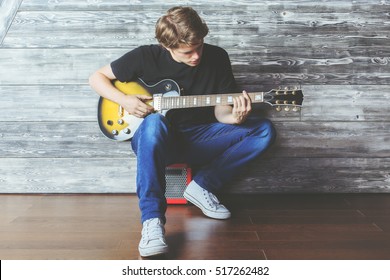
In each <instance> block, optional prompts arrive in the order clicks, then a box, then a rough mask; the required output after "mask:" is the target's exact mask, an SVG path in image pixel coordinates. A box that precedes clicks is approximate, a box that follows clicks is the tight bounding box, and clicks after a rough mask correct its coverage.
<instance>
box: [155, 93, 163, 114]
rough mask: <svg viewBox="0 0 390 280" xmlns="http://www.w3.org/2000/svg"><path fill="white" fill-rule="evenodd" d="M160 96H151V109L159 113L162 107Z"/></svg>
mask: <svg viewBox="0 0 390 280" xmlns="http://www.w3.org/2000/svg"><path fill="white" fill-rule="evenodd" d="M162 97H163V95H162V94H154V95H153V107H154V109H155V110H156V111H159V112H160V111H161V107H162Z"/></svg>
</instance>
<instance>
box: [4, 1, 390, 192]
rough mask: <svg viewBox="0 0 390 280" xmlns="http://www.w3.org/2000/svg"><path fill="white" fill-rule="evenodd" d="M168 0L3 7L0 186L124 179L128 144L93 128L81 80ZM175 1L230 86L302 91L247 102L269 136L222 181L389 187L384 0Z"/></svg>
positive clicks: (111, 186)
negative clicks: (199, 24) (222, 56)
mask: <svg viewBox="0 0 390 280" xmlns="http://www.w3.org/2000/svg"><path fill="white" fill-rule="evenodd" d="M3 2H4V1H1V3H3ZM177 3H178V2H177V1H170V0H166V1H155V0H148V1H121V0H107V1H104V0H102V1H87V0H69V1H65V0H57V1H49V0H24V1H23V2H22V4H21V6H20V8H19V10H18V12H17V14H16V16H15V17H13V15H8V17H7V18H8V19H12V25H11V26H10V28H9V29H8V28H7V29H3V30H1V32H2V33H1V34H4V35H5V37H4V36H3V37H4V39H3V40H2V44H1V46H0V66H1V68H0V92H1V94H0V101H1V102H0V170H1V172H0V192H1V193H79V192H80V193H95V192H96V193H100V192H102V193H122V192H134V190H135V178H134V176H135V164H136V159H135V157H134V155H133V153H132V152H131V151H130V145H129V143H127V142H124V143H115V142H111V141H109V140H107V139H105V138H104V137H103V136H102V134H101V133H100V132H99V130H98V126H97V123H96V120H95V115H96V103H97V95H95V94H94V93H93V91H92V90H91V89H90V88H89V86H88V84H87V79H88V76H89V74H90V73H92V72H93V71H94V70H95V69H97V68H98V67H100V66H102V65H105V64H107V63H109V62H110V61H112V60H113V59H115V58H117V57H119V56H120V55H122V54H124V53H125V52H127V51H128V50H129V49H132V48H134V47H136V46H138V45H139V44H149V43H155V40H154V34H153V31H154V24H155V22H156V20H157V18H158V17H159V16H160V15H161V14H162V13H164V12H165V11H166V10H167V9H168V8H169V7H171V6H174V5H176V4H177ZM180 4H183V5H191V6H193V7H194V8H195V9H196V10H197V11H198V12H199V13H200V14H201V16H202V17H203V18H204V19H205V20H206V21H207V22H208V25H209V27H210V31H211V32H210V35H209V36H208V37H207V40H206V41H207V42H209V43H213V44H218V45H220V46H222V47H224V48H225V49H226V50H227V51H228V52H229V54H230V56H231V60H232V64H233V70H234V74H235V76H236V77H237V80H238V82H239V84H240V86H242V87H243V88H245V89H247V90H269V89H271V88H275V87H278V86H286V85H300V86H301V87H302V89H303V91H304V93H305V101H304V105H305V107H304V109H303V110H302V111H301V112H299V113H293V112H289V113H286V112H283V113H276V112H274V111H273V110H270V109H269V108H264V107H263V106H260V107H259V108H257V109H256V111H258V113H259V114H260V113H262V114H265V115H267V116H268V117H270V118H271V119H272V120H273V121H274V123H275V125H276V127H277V130H278V140H277V143H276V145H275V146H274V147H273V148H272V149H271V150H270V151H269V152H267V154H266V155H265V156H264V158H262V159H259V160H256V161H255V162H253V164H251V165H250V166H249V167H248V169H247V170H246V171H245V172H243V173H242V174H241V175H242V176H241V178H239V179H237V180H235V181H234V182H232V184H231V185H230V186H229V191H230V192H234V193H257V192H260V193H267V192H389V191H390V171H389V170H390V114H389V113H390V105H389V104H390V67H389V65H390V39H389V30H390V21H389V19H390V13H389V11H390V1H387V0H372V1H361V0H354V1H352V0H337V1H336V0H329V1H326V0H322V1H312V0H301V1H290V0H286V1H261V0H259V1H252V0H237V1H232V0H226V1H222V2H221V1H216V0H208V1H199V0H197V1H193V0H191V1H180ZM4 11H5V10H4V9H3V8H2V11H1V13H0V14H1V15H2V16H3V14H5V12H4ZM3 18H5V17H4V16H3ZM264 109H265V111H264V112H262V110H264Z"/></svg>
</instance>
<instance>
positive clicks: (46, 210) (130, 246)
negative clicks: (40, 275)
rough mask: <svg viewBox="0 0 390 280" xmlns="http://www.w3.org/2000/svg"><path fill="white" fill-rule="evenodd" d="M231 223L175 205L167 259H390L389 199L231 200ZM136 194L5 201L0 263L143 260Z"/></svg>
mask: <svg viewBox="0 0 390 280" xmlns="http://www.w3.org/2000/svg"><path fill="white" fill-rule="evenodd" d="M224 202H225V204H226V205H227V206H229V207H230V209H231V210H232V212H233V216H232V219H230V220H227V221H219V220H213V219H209V218H206V217H204V216H202V215H201V213H200V211H199V210H198V209H197V208H196V207H194V206H189V205H187V206H170V207H169V209H168V212H167V219H168V223H167V226H166V230H167V240H168V243H169V245H170V253H169V254H168V255H167V256H165V258H167V259H276V260H281V259H283V260H285V259H299V260H306V259H321V260H325V259H365V260H369V259H390V194H302V195H300V194H294V195H286V194H275V195H270V194H267V195H256V196H248V195H247V196H238V195H236V196H234V195H229V196H228V197H225V198H224ZM137 203H138V202H137V198H136V197H135V196H132V195H1V196H0V207H1V211H0V259H92V260H98V259H107V260H108V259H139V255H138V250H137V246H138V242H139V239H140V231H141V225H140V223H139V217H140V214H139V210H138V206H137Z"/></svg>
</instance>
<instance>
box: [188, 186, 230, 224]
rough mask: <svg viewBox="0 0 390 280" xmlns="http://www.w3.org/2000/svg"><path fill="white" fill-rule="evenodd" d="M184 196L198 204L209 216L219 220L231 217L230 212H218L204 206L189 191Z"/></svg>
mask: <svg viewBox="0 0 390 280" xmlns="http://www.w3.org/2000/svg"><path fill="white" fill-rule="evenodd" d="M183 196H184V198H185V199H187V200H188V201H189V202H191V203H192V204H194V205H196V206H197V207H198V208H199V209H200V210H202V212H203V214H205V215H206V216H207V217H209V218H213V219H218V220H226V219H229V218H230V216H231V214H230V213H216V212H212V211H210V210H208V209H206V208H204V207H203V205H202V204H201V203H200V202H199V201H198V200H197V199H196V198H195V197H193V196H192V195H190V194H189V193H186V192H184V194H183Z"/></svg>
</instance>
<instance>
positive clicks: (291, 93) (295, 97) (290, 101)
mask: <svg viewBox="0 0 390 280" xmlns="http://www.w3.org/2000/svg"><path fill="white" fill-rule="evenodd" d="M264 102H266V103H268V104H270V105H271V106H274V107H276V111H278V112H280V111H282V110H283V109H284V110H285V111H287V112H288V111H290V110H292V111H294V112H297V111H299V110H300V108H301V107H302V103H303V92H302V90H301V89H298V88H293V89H290V88H287V87H286V88H284V89H281V88H279V89H273V90H270V91H269V92H267V93H265V95H264Z"/></svg>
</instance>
